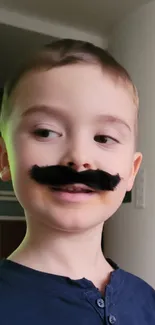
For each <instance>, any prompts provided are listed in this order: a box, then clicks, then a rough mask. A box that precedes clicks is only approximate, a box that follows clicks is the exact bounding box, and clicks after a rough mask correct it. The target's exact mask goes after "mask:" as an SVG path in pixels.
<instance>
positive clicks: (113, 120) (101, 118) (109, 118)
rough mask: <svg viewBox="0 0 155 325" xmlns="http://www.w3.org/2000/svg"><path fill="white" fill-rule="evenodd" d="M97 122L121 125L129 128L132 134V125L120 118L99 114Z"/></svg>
mask: <svg viewBox="0 0 155 325" xmlns="http://www.w3.org/2000/svg"><path fill="white" fill-rule="evenodd" d="M97 120H98V121H99V122H104V123H107V124H108V123H109V124H118V125H119V124H120V125H122V126H124V127H125V128H127V129H128V130H129V131H130V132H131V127H130V125H129V124H128V123H127V122H126V121H124V120H123V119H121V118H120V117H118V116H113V115H104V114H99V115H98V116H97Z"/></svg>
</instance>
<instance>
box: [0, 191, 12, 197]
mask: <svg viewBox="0 0 155 325" xmlns="http://www.w3.org/2000/svg"><path fill="white" fill-rule="evenodd" d="M0 195H1V196H2V195H4V196H15V193H14V191H0Z"/></svg>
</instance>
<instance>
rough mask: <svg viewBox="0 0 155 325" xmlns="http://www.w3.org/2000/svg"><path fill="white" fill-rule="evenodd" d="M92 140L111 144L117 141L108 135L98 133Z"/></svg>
mask: <svg viewBox="0 0 155 325" xmlns="http://www.w3.org/2000/svg"><path fill="white" fill-rule="evenodd" d="M94 140H95V141H96V142H98V143H103V144H113V143H118V142H119V141H118V140H116V139H114V138H112V137H110V136H108V135H102V134H98V135H96V136H95V137H94Z"/></svg>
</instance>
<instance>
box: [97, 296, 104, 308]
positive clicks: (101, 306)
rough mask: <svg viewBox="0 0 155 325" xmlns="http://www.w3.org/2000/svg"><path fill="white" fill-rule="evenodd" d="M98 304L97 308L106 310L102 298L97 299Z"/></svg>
mask: <svg viewBox="0 0 155 325" xmlns="http://www.w3.org/2000/svg"><path fill="white" fill-rule="evenodd" d="M96 303H97V306H98V307H100V308H104V306H105V304H104V300H103V299H102V298H99V299H97V301H96Z"/></svg>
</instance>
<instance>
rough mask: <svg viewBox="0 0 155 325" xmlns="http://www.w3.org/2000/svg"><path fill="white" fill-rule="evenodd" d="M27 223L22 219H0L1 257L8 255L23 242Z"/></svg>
mask: <svg viewBox="0 0 155 325" xmlns="http://www.w3.org/2000/svg"><path fill="white" fill-rule="evenodd" d="M25 233H26V223H25V221H24V220H21V221H9V220H6V221H0V259H2V258H6V257H8V256H9V255H10V254H11V253H12V252H13V251H14V250H15V249H16V248H17V247H18V246H19V244H20V243H21V242H22V240H23V238H24V236H25Z"/></svg>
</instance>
